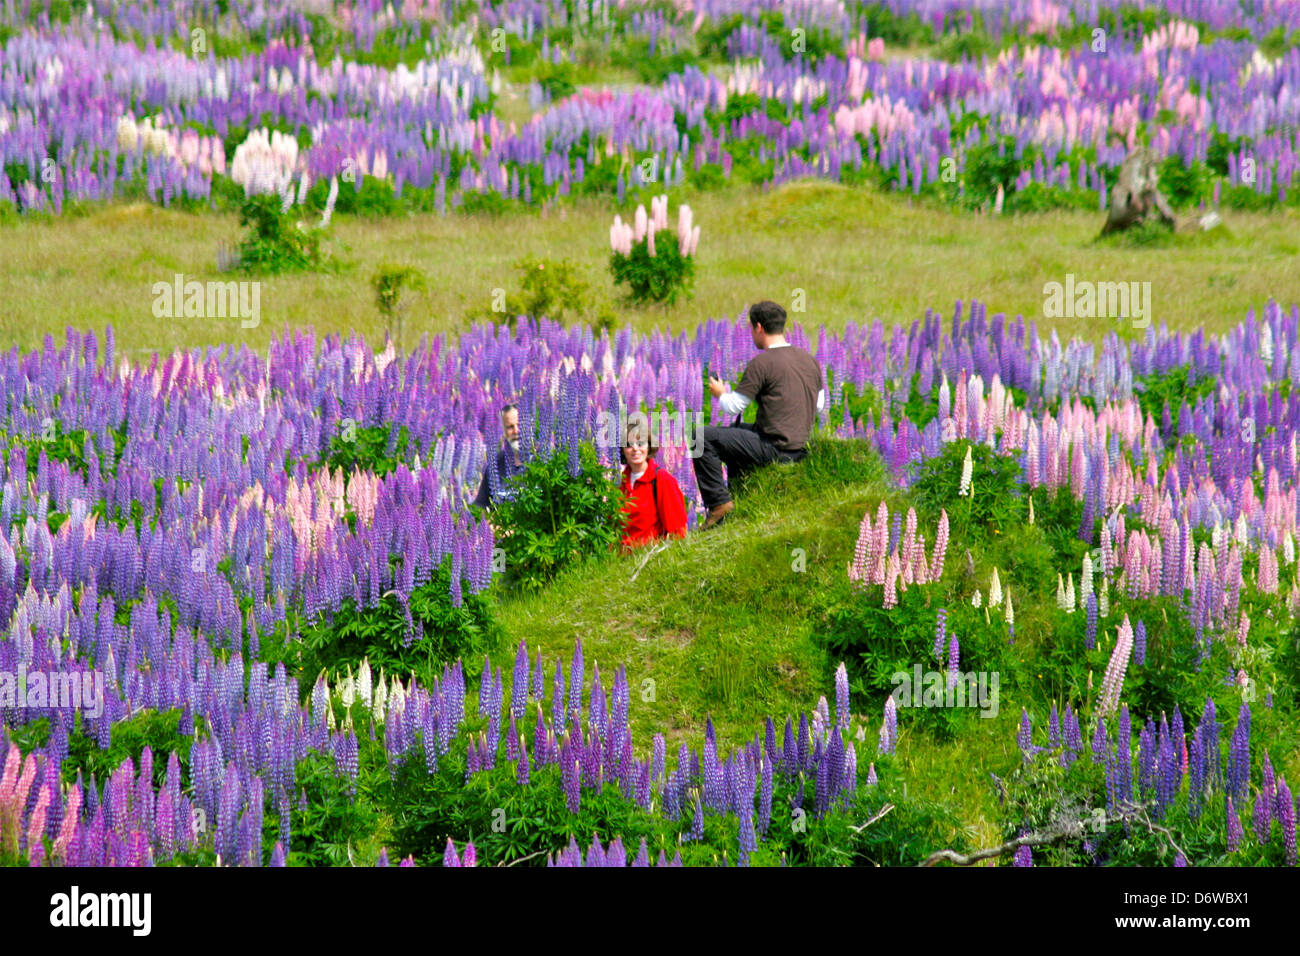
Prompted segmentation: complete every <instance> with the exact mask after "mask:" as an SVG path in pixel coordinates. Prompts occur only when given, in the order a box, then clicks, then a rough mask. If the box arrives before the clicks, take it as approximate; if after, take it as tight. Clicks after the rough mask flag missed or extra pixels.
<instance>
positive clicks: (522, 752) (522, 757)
mask: <svg viewBox="0 0 1300 956" xmlns="http://www.w3.org/2000/svg"><path fill="white" fill-rule="evenodd" d="M528 770H529V768H528V748H527V747H525V746H524V742H523V741H522V740H521V741H519V766H518V769H517V770H516V773H515V782H516V783H517V784H518V785H519V786H521V787H526V786H528Z"/></svg>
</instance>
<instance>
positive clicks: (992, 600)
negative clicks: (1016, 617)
mask: <svg viewBox="0 0 1300 956" xmlns="http://www.w3.org/2000/svg"><path fill="white" fill-rule="evenodd" d="M1001 603H1002V582H1001V581H999V580H998V569H997V568H994V569H993V583H992V584H990V585H989V607H997V606H998V605H999V604H1001Z"/></svg>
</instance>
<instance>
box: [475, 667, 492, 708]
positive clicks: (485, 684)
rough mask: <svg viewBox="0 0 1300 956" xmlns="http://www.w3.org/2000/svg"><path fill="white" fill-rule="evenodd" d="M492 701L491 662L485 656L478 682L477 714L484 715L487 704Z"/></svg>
mask: <svg viewBox="0 0 1300 956" xmlns="http://www.w3.org/2000/svg"><path fill="white" fill-rule="evenodd" d="M491 700H492V662H491V661H490V660H489V659H488V658H487V657H486V656H485V657H484V658H483V673H482V675H481V676H480V677H479V681H478V712H479V713H480V714H486V713H487V712H488V704H489V703H490V702H491Z"/></svg>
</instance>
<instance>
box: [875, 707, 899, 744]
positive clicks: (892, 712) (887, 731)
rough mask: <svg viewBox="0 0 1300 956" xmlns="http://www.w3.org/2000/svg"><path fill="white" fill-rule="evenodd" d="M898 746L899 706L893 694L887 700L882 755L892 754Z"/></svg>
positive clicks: (881, 737)
mask: <svg viewBox="0 0 1300 956" xmlns="http://www.w3.org/2000/svg"><path fill="white" fill-rule="evenodd" d="M897 744H898V705H897V704H895V703H894V697H893V695H892V694H891V695H890V696H889V697H887V698H885V721H884V723H883V724H882V725H881V728H880V745H879V747H878V749H879V751H880V753H884V754H892V753H893V752H894V748H895V747H896V746H897Z"/></svg>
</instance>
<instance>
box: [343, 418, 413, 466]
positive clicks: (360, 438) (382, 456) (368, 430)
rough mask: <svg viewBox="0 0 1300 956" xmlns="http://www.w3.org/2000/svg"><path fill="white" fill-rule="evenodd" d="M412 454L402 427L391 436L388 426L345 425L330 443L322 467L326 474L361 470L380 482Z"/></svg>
mask: <svg viewBox="0 0 1300 956" xmlns="http://www.w3.org/2000/svg"><path fill="white" fill-rule="evenodd" d="M413 452H414V448H413V447H412V443H411V440H410V434H409V433H408V432H407V429H406V426H405V425H402V426H401V427H400V428H399V429H398V430H397V434H396V436H394V435H393V426H392V425H391V424H384V425H364V426H359V427H358V426H357V425H356V424H355V423H353V424H351V425H349V424H348V422H347V421H345V422H344V423H343V427H342V428H341V429H340V430H339V432H338V433H337V434H336V435H335V436H334V437H333V438H332V439H330V446H329V451H328V452H327V453H326V457H325V464H326V465H327V466H328V467H329V469H330V471H333V470H334V469H336V468H342V469H343V473H344V474H345V475H348V474H351V473H352V472H353V471H355V470H357V469H361V470H363V471H373V472H374V473H375V474H376V475H378V476H379V477H381V478H382V477H383V476H384V475H386V474H388V473H389V472H392V471H395V470H396V469H397V466H398V465H400V464H402V463H404V462H406V461H407V460H408V458H409V456H411V455H412V454H413Z"/></svg>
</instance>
